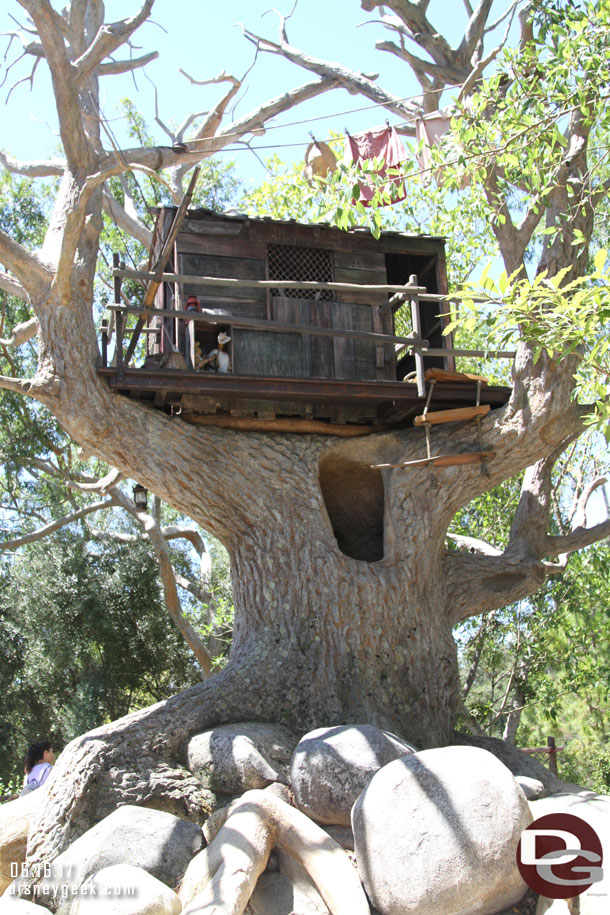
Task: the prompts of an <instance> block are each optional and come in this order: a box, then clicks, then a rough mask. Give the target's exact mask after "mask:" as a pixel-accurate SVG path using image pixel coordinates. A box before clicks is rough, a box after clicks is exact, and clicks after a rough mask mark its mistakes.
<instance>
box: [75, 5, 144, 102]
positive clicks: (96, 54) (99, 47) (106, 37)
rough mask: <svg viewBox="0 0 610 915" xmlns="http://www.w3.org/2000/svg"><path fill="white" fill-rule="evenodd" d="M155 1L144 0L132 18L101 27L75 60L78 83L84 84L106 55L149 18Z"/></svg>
mask: <svg viewBox="0 0 610 915" xmlns="http://www.w3.org/2000/svg"><path fill="white" fill-rule="evenodd" d="M153 3H154V0H144V3H143V4H142V7H141V9H140V11H139V12H138V13H137V14H136V15H135V16H132V17H131V19H122V20H121V21H120V22H113V23H108V24H104V25H102V26H101V27H100V29H99V31H98V33H97V35H96V36H95V38H94V40H93V42H92V44H91V45H90V46H89V47H88V48H87V50H86V51H85V53H84V54H82V55H81V56H80V57H79V58H78V59H77V60H75V61H74V67H75V70H76V79H77V81H78V83H81V84H82V83H83V82H84V81H85V80H86V79H87V78H88V77H89V76H90V75H91V74H92V73H93V72H94V70H96V69H97V67H98V66H99V65H100V64H101V63H102V61H103V60H105V58H106V57H109V56H110V54H112V53H113V51H116V49H117V48H118V47H120V46H121V45H122V44H124V42H126V41H127V39H128V38H129V37H130V35H132V34H133V32H135V31H136V29H137V28H139V26H141V25H142V23H143V22H145V21H146V19H148V17H149V15H150V11H151V10H152V7H153ZM121 72H123V71H121Z"/></svg>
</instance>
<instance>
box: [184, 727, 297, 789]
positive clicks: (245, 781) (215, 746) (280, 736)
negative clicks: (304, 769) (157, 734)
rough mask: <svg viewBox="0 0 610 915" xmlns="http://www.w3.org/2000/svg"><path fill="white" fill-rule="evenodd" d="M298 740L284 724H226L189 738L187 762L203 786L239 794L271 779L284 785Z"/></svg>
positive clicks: (263, 784) (262, 784) (268, 783)
mask: <svg viewBox="0 0 610 915" xmlns="http://www.w3.org/2000/svg"><path fill="white" fill-rule="evenodd" d="M297 741H298V737H297V736H296V734H293V732H292V731H290V730H289V729H288V728H286V727H284V726H283V725H278V724H264V723H261V722H255V721H246V722H243V723H241V724H227V725H223V726H222V727H218V728H213V729H212V730H210V731H204V732H203V733H202V734H197V735H196V736H195V737H193V738H191V740H190V741H189V744H188V749H187V760H188V762H187V765H188V768H189V769H190V771H191V772H192V773H193V775H195V776H196V777H197V778H198V779H199V781H200V782H201V784H202V785H203V786H204V787H205V788H209V789H210V790H212V791H216V792H219V793H221V794H241V793H242V792H244V791H248V790H250V789H251V788H265V787H266V786H267V785H270V784H271V783H272V782H277V781H279V782H283V783H284V784H285V783H286V781H287V775H288V767H289V765H290V757H291V756H292V751H293V750H294V748H295V746H296V744H297Z"/></svg>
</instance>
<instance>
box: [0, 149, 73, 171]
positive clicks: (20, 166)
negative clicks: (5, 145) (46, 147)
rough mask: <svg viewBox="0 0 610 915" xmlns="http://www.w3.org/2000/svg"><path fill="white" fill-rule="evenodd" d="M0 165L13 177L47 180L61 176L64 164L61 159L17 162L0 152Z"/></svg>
mask: <svg viewBox="0 0 610 915" xmlns="http://www.w3.org/2000/svg"><path fill="white" fill-rule="evenodd" d="M0 165H3V166H4V168H5V169H6V170H7V172H11V173H12V174H14V175H25V177H26V178H48V177H50V176H54V175H63V173H64V170H65V168H66V163H65V161H64V160H63V159H40V160H39V161H38V162H18V161H17V159H13V157H12V156H9V155H8V154H7V153H5V152H3V151H1V150H0Z"/></svg>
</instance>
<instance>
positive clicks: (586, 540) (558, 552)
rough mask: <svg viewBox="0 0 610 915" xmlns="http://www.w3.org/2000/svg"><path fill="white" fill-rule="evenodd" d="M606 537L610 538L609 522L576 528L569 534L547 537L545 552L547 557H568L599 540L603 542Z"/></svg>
mask: <svg viewBox="0 0 610 915" xmlns="http://www.w3.org/2000/svg"><path fill="white" fill-rule="evenodd" d="M606 537H610V520H609V521H602V523H601V524H595V525H594V526H593V527H576V528H574V530H573V531H571V532H570V533H569V534H563V535H559V536H556V537H553V536H549V537H547V539H546V546H547V550H546V552H547V554H548V555H549V556H562V555H564V554H565V555H568V554H570V553H574V552H575V551H576V550H582V548H583V547H585V546H591V544H593V543H597V542H598V541H599V540H605V539H606Z"/></svg>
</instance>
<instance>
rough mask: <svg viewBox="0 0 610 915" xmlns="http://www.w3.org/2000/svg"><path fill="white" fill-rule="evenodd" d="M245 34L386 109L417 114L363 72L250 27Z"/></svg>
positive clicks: (264, 47)
mask: <svg viewBox="0 0 610 915" xmlns="http://www.w3.org/2000/svg"><path fill="white" fill-rule="evenodd" d="M244 35H245V37H246V38H247V39H248V41H251V42H252V44H254V45H256V47H257V48H258V49H259V50H261V51H267V52H268V53H270V54H279V55H280V56H281V57H285V58H286V59H287V60H290V61H291V62H292V63H295V64H297V65H298V66H299V67H303V68H304V69H306V70H311V72H312V73H317V74H318V76H320V77H322V78H323V79H327V80H332V81H335V82H339V83H340V84H341V85H342V86H344V87H345V88H346V89H347V90H348V92H351V93H352V94H356V93H359V94H361V95H364V96H365V97H366V98H370V99H371V101H373V102H375V103H376V104H378V105H382V106H383V107H384V108H387V109H388V111H392V112H394V114H398V115H399V116H400V117H403V118H405V117H412V116H413V115H414V114H417V111H418V109H417V107H416V106H415V105H413V104H412V103H409V102H404V101H403V100H402V99H400V98H399V97H398V96H395V95H392V94H391V93H389V92H386V91H385V90H383V89H381V88H380V87H379V86H378V85H377V84H376V83H375V82H373V80H371V79H368V78H367V77H366V76H364V75H363V74H362V73H356V72H355V71H353V70H348V69H347V68H346V67H344V66H342V64H339V63H336V62H335V61H328V60H319V59H318V58H317V57H312V56H311V55H309V54H306V53H305V52H304V51H301V50H299V49H298V48H294V47H292V45H289V44H287V43H286V42H284V41H281V43H280V44H278V43H277V42H274V41H270V40H269V39H267V38H261V37H260V36H259V35H256V34H255V33H254V32H250V31H249V30H248V29H244Z"/></svg>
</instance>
